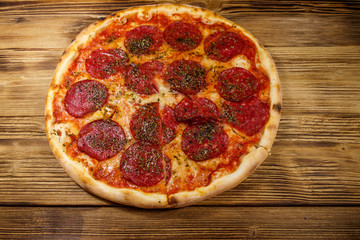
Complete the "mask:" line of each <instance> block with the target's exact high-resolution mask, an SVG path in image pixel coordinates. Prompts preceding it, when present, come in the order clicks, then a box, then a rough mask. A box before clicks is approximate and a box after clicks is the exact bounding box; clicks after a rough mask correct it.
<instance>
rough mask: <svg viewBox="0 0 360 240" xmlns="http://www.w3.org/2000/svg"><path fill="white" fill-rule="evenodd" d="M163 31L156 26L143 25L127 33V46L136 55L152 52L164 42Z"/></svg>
mask: <svg viewBox="0 0 360 240" xmlns="http://www.w3.org/2000/svg"><path fill="white" fill-rule="evenodd" d="M163 42H164V39H163V35H162V32H161V31H160V30H159V29H158V28H157V27H154V26H151V25H142V26H140V27H137V28H134V29H132V30H131V31H129V32H128V33H127V34H126V37H125V47H126V49H127V50H128V51H129V52H131V53H132V54H135V55H143V54H151V53H154V52H156V51H157V50H158V49H159V48H160V47H161V45H162V44H163Z"/></svg>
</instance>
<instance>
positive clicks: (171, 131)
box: [161, 105, 178, 145]
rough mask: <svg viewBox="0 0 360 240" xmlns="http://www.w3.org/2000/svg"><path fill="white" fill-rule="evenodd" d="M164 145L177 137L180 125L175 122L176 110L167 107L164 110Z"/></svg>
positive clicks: (162, 117)
mask: <svg viewBox="0 0 360 240" xmlns="http://www.w3.org/2000/svg"><path fill="white" fill-rule="evenodd" d="M161 119H162V144H163V145H165V144H168V143H169V142H171V141H172V140H174V138H175V137H176V133H175V130H176V127H177V125H178V123H177V122H176V120H175V114H174V109H172V108H171V107H169V106H167V105H165V107H164V109H163V110H162V116H161Z"/></svg>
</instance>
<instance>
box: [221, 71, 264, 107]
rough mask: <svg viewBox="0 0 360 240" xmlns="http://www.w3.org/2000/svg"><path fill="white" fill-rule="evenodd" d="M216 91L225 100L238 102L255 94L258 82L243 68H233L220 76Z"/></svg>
mask: <svg viewBox="0 0 360 240" xmlns="http://www.w3.org/2000/svg"><path fill="white" fill-rule="evenodd" d="M216 89H217V91H218V93H219V94H220V95H221V96H222V97H223V98H225V99H226V100H229V101H234V102H238V101H242V100H244V99H245V98H247V97H249V96H251V95H253V94H255V93H257V92H258V90H259V82H258V80H257V79H256V77H255V76H254V75H252V73H251V72H249V71H248V70H246V69H245V68H240V67H234V68H230V69H227V70H225V71H223V72H222V73H221V74H220V76H219V78H218V83H217V85H216Z"/></svg>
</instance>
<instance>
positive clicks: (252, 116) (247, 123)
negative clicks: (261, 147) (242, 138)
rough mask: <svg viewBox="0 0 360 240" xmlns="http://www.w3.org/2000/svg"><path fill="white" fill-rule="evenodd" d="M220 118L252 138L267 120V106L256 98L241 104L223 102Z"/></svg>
mask: <svg viewBox="0 0 360 240" xmlns="http://www.w3.org/2000/svg"><path fill="white" fill-rule="evenodd" d="M222 117H223V119H224V120H225V121H226V122H228V123H229V124H230V125H231V126H232V127H234V128H236V129H238V130H239V131H241V132H243V133H245V134H246V135H248V136H252V135H254V134H256V133H258V132H259V131H260V130H261V129H262V128H263V127H264V125H265V124H266V123H267V121H268V120H269V106H268V105H267V104H266V103H263V102H261V101H260V100H259V99H258V98H256V97H250V98H248V99H246V100H245V101H243V102H225V103H224V104H223V110H222Z"/></svg>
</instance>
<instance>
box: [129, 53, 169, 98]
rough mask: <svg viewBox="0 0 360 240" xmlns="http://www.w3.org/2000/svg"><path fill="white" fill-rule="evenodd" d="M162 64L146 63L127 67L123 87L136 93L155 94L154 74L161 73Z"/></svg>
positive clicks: (157, 62) (155, 62) (156, 62)
mask: <svg viewBox="0 0 360 240" xmlns="http://www.w3.org/2000/svg"><path fill="white" fill-rule="evenodd" d="M163 66H164V64H162V63H161V62H159V61H156V60H154V61H151V62H146V63H143V64H141V65H133V66H131V67H129V68H128V69H127V71H126V75H125V85H126V87H127V88H128V89H131V90H133V91H134V92H136V93H139V94H144V95H151V94H154V93H157V87H156V85H155V84H154V77H155V74H158V73H161V71H162V69H163Z"/></svg>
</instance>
